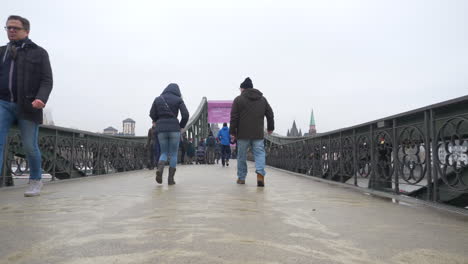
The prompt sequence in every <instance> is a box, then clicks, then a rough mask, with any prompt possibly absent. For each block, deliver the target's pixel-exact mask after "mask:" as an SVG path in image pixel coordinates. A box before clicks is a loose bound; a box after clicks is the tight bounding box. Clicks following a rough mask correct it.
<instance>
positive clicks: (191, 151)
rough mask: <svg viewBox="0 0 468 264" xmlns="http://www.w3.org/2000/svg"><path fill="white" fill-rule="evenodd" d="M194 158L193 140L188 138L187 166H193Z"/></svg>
mask: <svg viewBox="0 0 468 264" xmlns="http://www.w3.org/2000/svg"><path fill="white" fill-rule="evenodd" d="M194 156H195V146H194V145H193V139H192V138H190V139H189V141H188V144H187V162H186V163H187V164H193V157H194Z"/></svg>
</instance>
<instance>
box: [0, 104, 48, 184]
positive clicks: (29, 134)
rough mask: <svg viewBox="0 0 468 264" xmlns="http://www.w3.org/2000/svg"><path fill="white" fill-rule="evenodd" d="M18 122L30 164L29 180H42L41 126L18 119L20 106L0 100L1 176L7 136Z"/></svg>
mask: <svg viewBox="0 0 468 264" xmlns="http://www.w3.org/2000/svg"><path fill="white" fill-rule="evenodd" d="M15 122H18V127H19V129H20V133H21V140H22V141H23V149H24V151H25V153H26V158H27V159H28V164H29V179H31V180H40V179H41V178H42V169H41V162H42V160H41V152H40V150H39V146H38V144H37V142H38V140H37V139H38V135H39V124H36V123H34V122H32V121H29V120H24V119H18V106H17V104H16V103H12V102H8V101H4V100H0V161H1V162H0V174H1V173H2V169H3V168H2V167H3V152H4V147H5V144H7V142H6V141H7V136H8V131H9V130H10V127H11V126H12V125H13V123H15Z"/></svg>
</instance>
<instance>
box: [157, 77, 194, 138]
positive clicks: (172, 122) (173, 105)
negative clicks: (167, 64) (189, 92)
mask: <svg viewBox="0 0 468 264" xmlns="http://www.w3.org/2000/svg"><path fill="white" fill-rule="evenodd" d="M179 110H180V114H181V116H182V119H181V120H180V123H179V120H178V119H177V116H178V115H179ZM150 117H151V119H153V121H154V122H156V131H157V132H158V133H159V132H179V131H180V129H181V128H184V127H185V125H186V124H187V122H188V119H189V112H188V110H187V107H186V106H185V103H184V100H182V97H181V94H180V90H179V86H178V85H177V84H175V83H171V84H169V85H168V86H167V87H166V89H164V91H163V92H162V94H161V95H160V96H158V97H156V99H154V102H153V106H152V107H151V110H150Z"/></svg>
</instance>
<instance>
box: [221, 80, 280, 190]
mask: <svg viewBox="0 0 468 264" xmlns="http://www.w3.org/2000/svg"><path fill="white" fill-rule="evenodd" d="M240 90H241V94H240V95H239V96H237V97H236V99H234V102H233V104H232V109H231V130H230V133H231V135H233V136H234V137H235V139H236V140H237V148H238V149H237V152H238V153H237V178H238V179H237V183H238V184H245V178H246V176H247V162H246V160H247V148H248V147H249V146H250V147H251V149H252V152H253V154H254V159H255V172H256V173H257V186H259V187H263V186H264V185H265V174H266V172H265V145H264V118H265V117H266V119H267V131H268V133H269V134H271V133H273V130H274V129H275V125H274V116H273V110H272V109H271V107H270V104H268V101H267V99H266V98H265V97H263V94H262V93H261V92H260V91H259V90H257V89H254V88H253V84H252V80H251V79H250V78H246V79H245V81H244V82H242V83H241V85H240Z"/></svg>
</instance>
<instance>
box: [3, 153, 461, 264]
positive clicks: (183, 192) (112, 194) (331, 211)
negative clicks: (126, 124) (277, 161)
mask: <svg viewBox="0 0 468 264" xmlns="http://www.w3.org/2000/svg"><path fill="white" fill-rule="evenodd" d="M235 165H236V163H235V161H232V164H231V167H226V168H222V167H221V166H220V165H190V166H189V165H184V166H179V167H178V171H177V174H176V181H177V184H176V185H174V186H167V181H166V178H165V179H164V180H165V182H164V184H163V185H158V184H156V183H155V181H154V171H149V170H141V171H137V172H125V173H118V174H113V175H103V176H96V177H87V178H81V179H76V180H65V181H60V182H57V183H51V184H46V185H45V186H44V191H43V193H42V195H41V196H40V197H34V198H24V197H23V191H24V187H22V188H19V187H13V188H4V189H2V190H0V242H1V243H0V245H1V246H0V263H28V264H31V263H50V264H53V263H65V264H86V263H135V264H136V263H138V264H141V263H203V264H207V263H226V264H231V263H247V264H248V263H326V264H328V263H330V264H332V263H356V264H357V263H359V264H361V263H369V264H371V263H372V264H375V263H395V264H400V263H444V264H448V263H457V264H466V263H468V250H467V249H468V218H467V217H466V216H462V215H458V214H453V213H449V212H446V211H442V210H437V209H434V208H430V207H427V206H422V205H416V204H411V203H408V204H407V203H395V202H392V200H391V199H384V198H378V197H375V196H371V195H366V194H365V193H363V192H360V191H356V190H353V189H350V188H343V187H337V186H336V185H332V184H327V183H322V182H317V181H314V180H311V179H309V178H307V177H301V176H297V175H295V174H291V173H287V172H284V171H280V170H276V169H273V168H268V170H267V173H268V175H267V178H266V187H265V188H258V187H256V182H255V179H254V177H253V174H252V173H251V174H250V175H249V177H248V178H247V184H246V185H237V184H236V183H235V178H236V176H235V175H236V169H235ZM249 171H250V172H253V171H254V168H253V163H249ZM165 173H167V171H166V172H165Z"/></svg>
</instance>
